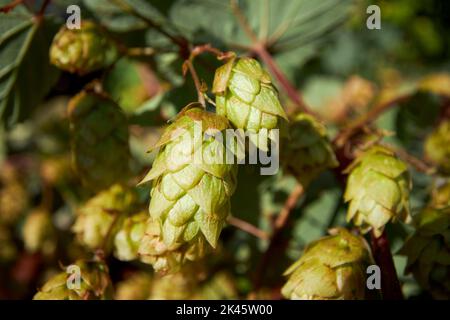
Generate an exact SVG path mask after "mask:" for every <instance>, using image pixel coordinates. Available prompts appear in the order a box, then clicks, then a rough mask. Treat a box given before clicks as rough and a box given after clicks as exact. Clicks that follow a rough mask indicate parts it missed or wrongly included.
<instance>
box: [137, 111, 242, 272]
mask: <svg viewBox="0 0 450 320" xmlns="http://www.w3.org/2000/svg"><path fill="white" fill-rule="evenodd" d="M228 126H229V125H228V121H227V120H226V119H225V118H224V117H221V116H218V115H216V114H212V113H209V112H206V111H204V110H203V109H202V108H201V107H200V105H199V104H197V103H194V104H190V105H188V106H187V107H185V108H184V109H183V110H182V111H181V112H180V114H179V115H178V116H177V118H176V120H175V122H174V123H172V124H171V125H170V126H169V127H168V128H167V129H166V130H165V132H164V134H163V135H162V137H161V139H160V140H159V142H158V143H157V144H156V147H158V148H160V150H159V153H158V155H157V157H156V159H155V161H154V163H153V166H152V169H151V170H150V172H149V173H148V174H147V176H146V177H145V178H144V179H143V181H142V183H144V182H148V181H153V186H152V190H151V200H150V207H149V212H150V215H151V217H152V219H153V220H154V221H151V222H150V223H149V228H148V231H147V234H146V236H145V237H144V238H143V240H142V242H141V249H140V254H141V255H142V256H144V257H147V258H145V260H146V261H149V262H150V263H152V264H153V266H154V267H155V268H156V269H164V270H166V271H167V270H168V269H171V266H173V265H174V264H175V265H179V264H182V263H183V261H185V260H186V259H187V260H197V259H199V258H200V257H202V256H203V255H204V253H205V252H206V251H207V250H208V249H209V246H210V247H212V248H215V247H216V245H217V241H218V239H219V235H220V233H221V231H222V228H223V225H224V223H225V220H226V218H227V216H228V214H229V212H230V197H231V195H232V194H233V192H234V190H235V187H236V173H237V165H236V164H227V163H226V161H225V153H226V152H225V146H224V143H223V141H224V139H218V135H220V136H221V137H223V131H224V130H225V129H227V128H228ZM208 244H209V245H208ZM175 256H176V258H175ZM163 257H164V258H163ZM169 257H170V258H169ZM163 261H164V262H163Z"/></svg>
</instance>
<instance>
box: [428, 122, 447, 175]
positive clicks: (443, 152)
mask: <svg viewBox="0 0 450 320" xmlns="http://www.w3.org/2000/svg"><path fill="white" fill-rule="evenodd" d="M425 154H426V157H427V158H428V159H430V160H431V161H432V162H433V163H435V164H436V165H437V166H438V167H439V169H440V170H441V171H442V172H443V173H444V174H450V120H447V121H444V122H442V123H441V124H440V125H439V127H438V128H437V129H436V130H435V131H434V132H433V133H432V134H431V135H430V136H429V137H428V138H427V140H426V141H425Z"/></svg>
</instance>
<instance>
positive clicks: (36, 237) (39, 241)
mask: <svg viewBox="0 0 450 320" xmlns="http://www.w3.org/2000/svg"><path fill="white" fill-rule="evenodd" d="M54 231H55V230H54V228H53V224H52V220H51V217H50V214H49V213H48V212H47V211H46V210H42V209H35V210H33V211H32V212H30V213H29V214H28V216H27V217H26V219H25V222H24V225H23V229H22V232H23V242H24V244H25V249H26V250H28V251H29V252H37V251H41V252H43V253H44V254H52V253H53V252H54V250H55V249H56V242H55V240H56V239H55V238H54V235H55V233H54Z"/></svg>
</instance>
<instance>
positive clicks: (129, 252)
mask: <svg viewBox="0 0 450 320" xmlns="http://www.w3.org/2000/svg"><path fill="white" fill-rule="evenodd" d="M147 219H148V214H147V213H146V212H140V213H137V214H135V215H132V216H131V217H127V218H125V220H124V221H123V223H122V226H121V227H120V229H119V231H118V232H117V234H116V236H115V237H114V255H115V256H116V258H117V259H119V260H122V261H130V260H134V259H136V258H137V257H138V249H139V244H140V242H141V239H142V237H143V236H144V234H145V229H146V221H147Z"/></svg>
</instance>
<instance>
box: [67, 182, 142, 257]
mask: <svg viewBox="0 0 450 320" xmlns="http://www.w3.org/2000/svg"><path fill="white" fill-rule="evenodd" d="M136 202H137V195H136V193H135V192H134V191H133V190H129V189H126V188H125V187H123V186H121V185H119V184H116V185H114V186H112V187H111V188H109V189H108V190H105V191H102V192H100V193H99V194H97V195H96V196H95V197H93V198H92V199H91V200H89V201H88V202H87V203H86V204H85V205H83V206H82V207H81V208H80V209H79V210H78V216H77V219H76V221H75V224H74V225H73V231H74V232H75V233H76V235H77V238H78V240H79V241H80V242H81V243H82V244H84V245H85V246H87V247H88V248H91V249H97V248H100V247H103V246H105V245H106V248H107V249H109V247H110V243H109V242H112V239H113V236H114V235H115V233H116V232H117V229H118V228H119V227H120V222H121V220H122V219H123V218H124V217H125V215H127V214H128V213H129V212H131V211H133V210H134V209H135V206H136ZM107 236H108V239H106V238H107ZM109 238H111V239H109Z"/></svg>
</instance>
